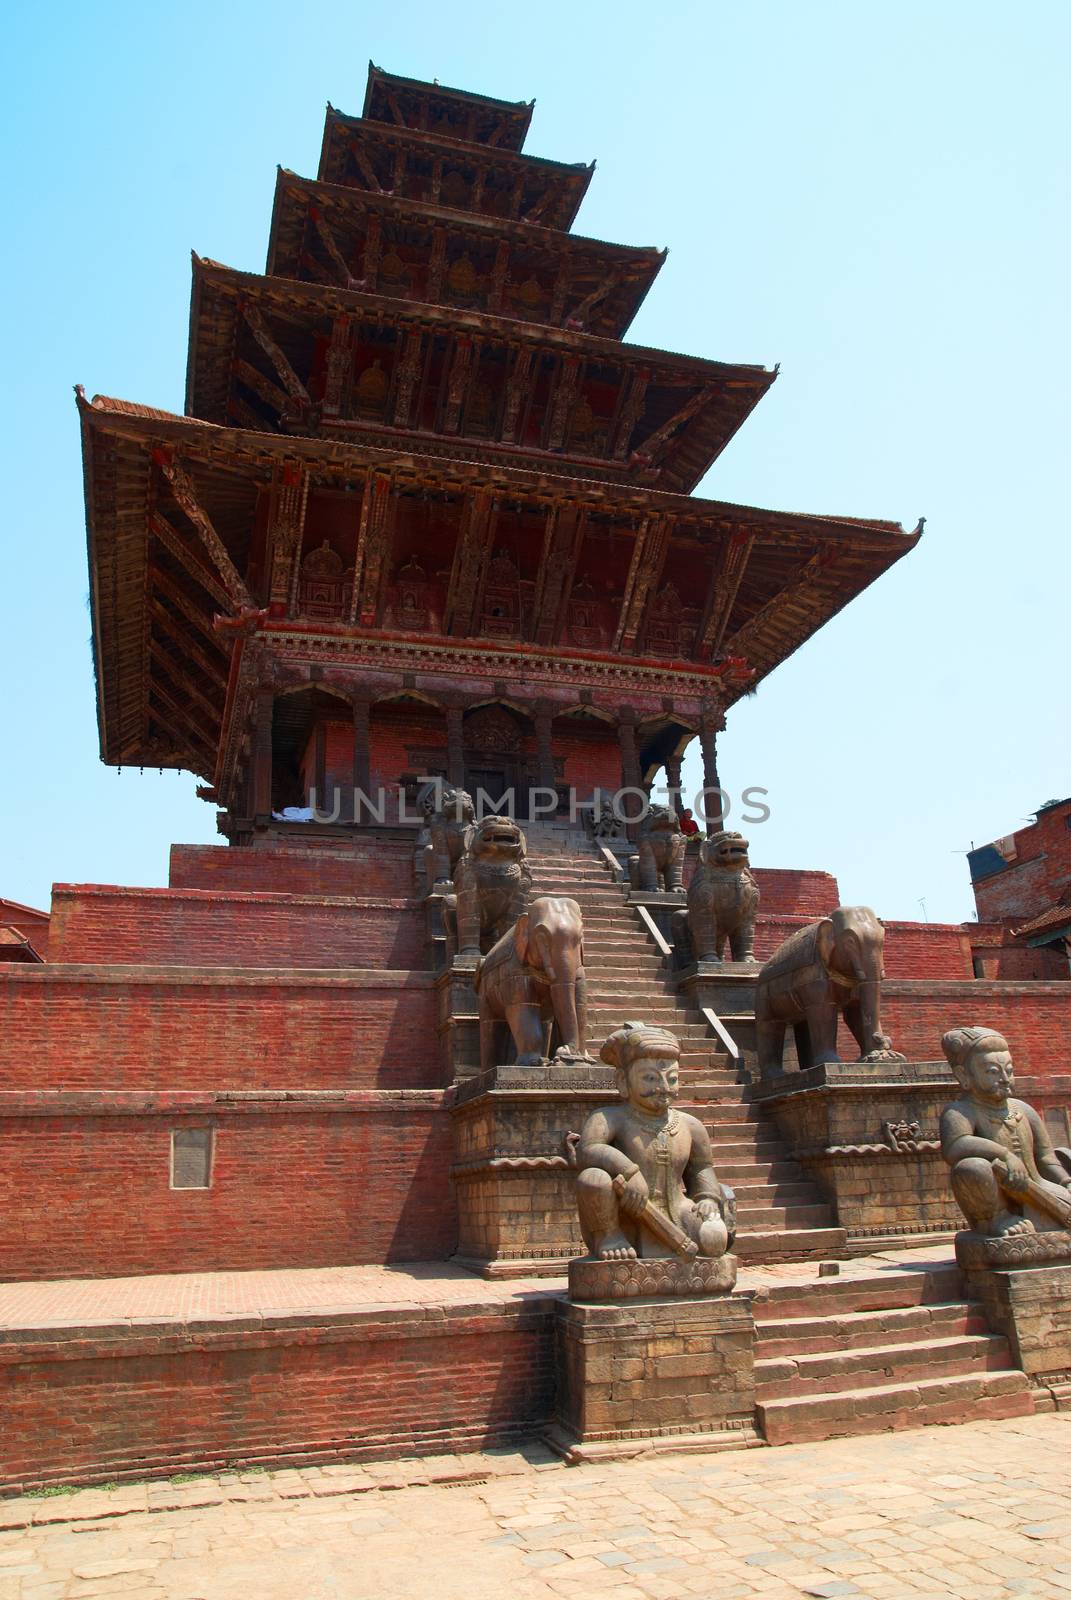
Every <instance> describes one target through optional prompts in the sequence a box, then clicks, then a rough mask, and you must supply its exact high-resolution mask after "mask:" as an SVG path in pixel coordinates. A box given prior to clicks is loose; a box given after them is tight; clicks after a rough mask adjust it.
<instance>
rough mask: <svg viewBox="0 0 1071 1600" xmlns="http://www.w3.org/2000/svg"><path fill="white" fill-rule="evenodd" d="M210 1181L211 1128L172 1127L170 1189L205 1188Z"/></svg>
mask: <svg viewBox="0 0 1071 1600" xmlns="http://www.w3.org/2000/svg"><path fill="white" fill-rule="evenodd" d="M211 1182H212V1129H211V1128H174V1129H172V1132H171V1187H172V1189H207V1188H208V1187H209V1186H210V1184H211Z"/></svg>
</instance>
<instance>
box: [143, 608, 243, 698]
mask: <svg viewBox="0 0 1071 1600" xmlns="http://www.w3.org/2000/svg"><path fill="white" fill-rule="evenodd" d="M149 616H150V617H151V619H152V621H153V622H154V623H156V625H157V626H158V627H160V628H162V629H163V631H164V632H165V633H166V634H167V636H168V638H169V639H170V640H171V642H172V643H173V644H176V645H177V646H178V647H179V649H180V650H181V651H183V652H184V654H186V655H188V656H189V658H190V660H191V661H194V662H196V663H197V665H198V666H199V667H200V669H201V671H202V672H203V673H204V675H205V677H206V678H208V680H209V681H210V682H211V683H214V684H215V686H216V688H217V689H220V690H221V691H223V692H224V693H225V692H226V689H227V675H226V673H225V672H224V671H223V667H222V664H221V662H220V659H219V657H218V656H217V657H216V658H215V660H214V661H213V660H212V659H211V657H210V656H209V655H208V653H207V652H206V651H204V650H202V648H201V646H200V645H199V644H198V643H197V641H196V639H191V638H190V635H189V631H188V630H187V629H186V628H182V627H180V626H179V624H178V622H176V620H175V618H174V617H173V616H172V615H171V613H170V611H167V610H165V609H164V607H163V606H162V605H161V604H160V602H159V600H155V599H152V598H151V597H150V600H149Z"/></svg>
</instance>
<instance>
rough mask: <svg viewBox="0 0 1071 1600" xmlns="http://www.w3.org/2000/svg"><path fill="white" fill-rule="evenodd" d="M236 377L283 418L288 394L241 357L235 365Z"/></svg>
mask: <svg viewBox="0 0 1071 1600" xmlns="http://www.w3.org/2000/svg"><path fill="white" fill-rule="evenodd" d="M234 375H235V377H236V378H237V379H238V380H239V382H241V383H244V384H245V386H246V388H247V389H252V391H253V393H254V394H257V395H259V396H260V398H261V399H262V400H263V401H265V403H266V404H267V405H269V406H271V407H272V408H273V410H274V411H275V413H276V415H277V416H282V414H283V409H284V407H285V405H286V392H285V390H283V389H280V388H279V385H278V384H277V383H273V382H272V380H271V379H270V378H268V377H265V375H264V373H263V372H259V371H258V370H257V368H256V367H254V366H253V365H252V363H251V362H249V361H243V359H242V357H241V356H239V357H238V359H237V360H236V361H235V363H234Z"/></svg>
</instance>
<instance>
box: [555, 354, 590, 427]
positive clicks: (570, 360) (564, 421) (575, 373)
mask: <svg viewBox="0 0 1071 1600" xmlns="http://www.w3.org/2000/svg"><path fill="white" fill-rule="evenodd" d="M583 372H584V362H583V361H582V360H581V358H580V357H579V356H573V355H568V356H563V357H562V360H561V362H560V363H559V366H558V380H557V383H556V384H555V386H554V390H553V393H552V394H551V397H550V401H549V403H548V406H547V411H548V422H547V436H546V447H547V449H548V450H560V449H561V447H562V445H563V444H564V442H565V430H566V428H567V427H568V426H569V418H570V417H571V416H572V412H573V406H574V404H575V402H576V392H577V390H578V388H579V387H580V381H581V378H582V377H583Z"/></svg>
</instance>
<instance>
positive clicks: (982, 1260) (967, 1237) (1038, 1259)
mask: <svg viewBox="0 0 1071 1600" xmlns="http://www.w3.org/2000/svg"><path fill="white" fill-rule="evenodd" d="M956 1261H957V1262H958V1264H959V1265H960V1266H961V1267H962V1268H964V1269H965V1270H977V1269H979V1268H984V1267H1051V1266H1055V1265H1056V1264H1057V1263H1059V1262H1067V1263H1071V1233H1063V1232H1052V1233H1010V1234H1005V1236H1004V1237H1003V1238H1002V1239H991V1238H989V1237H988V1235H986V1234H984V1233H974V1232H972V1231H970V1230H969V1229H966V1230H964V1231H963V1232H962V1233H957V1234H956Z"/></svg>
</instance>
